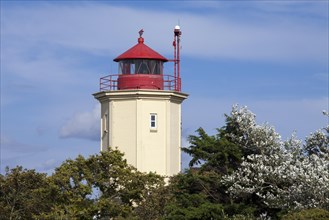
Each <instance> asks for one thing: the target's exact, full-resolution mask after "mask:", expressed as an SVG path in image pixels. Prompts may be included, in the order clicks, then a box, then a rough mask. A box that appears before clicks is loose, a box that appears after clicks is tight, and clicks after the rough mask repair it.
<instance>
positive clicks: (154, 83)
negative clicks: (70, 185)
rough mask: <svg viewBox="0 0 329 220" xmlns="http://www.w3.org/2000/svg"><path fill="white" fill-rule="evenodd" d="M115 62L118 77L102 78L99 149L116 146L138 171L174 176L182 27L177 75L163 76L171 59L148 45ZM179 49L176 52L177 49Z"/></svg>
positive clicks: (178, 138) (177, 155)
mask: <svg viewBox="0 0 329 220" xmlns="http://www.w3.org/2000/svg"><path fill="white" fill-rule="evenodd" d="M139 34H140V37H139V38H138V44H136V45H135V46H133V47H132V48H130V49H129V50H127V51H126V52H124V53H123V54H121V55H120V56H118V57H117V58H115V59H114V61H115V62H118V63H119V74H117V75H109V76H105V77H102V78H101V79H100V92H98V93H95V94H94V97H95V98H96V99H97V100H99V102H100V103H101V150H102V151H103V150H106V149H107V148H108V147H112V148H116V147H117V148H118V149H119V150H120V151H122V152H123V153H124V154H125V158H126V159H127V162H128V163H129V164H131V165H133V166H135V167H136V168H137V169H138V170H139V171H142V172H149V171H153V172H156V173H158V174H161V175H166V176H171V175H174V174H177V173H178V172H180V169H181V103H182V102H183V100H184V99H186V98H187V96H188V95H187V94H185V93H182V92H181V91H180V90H181V79H180V73H179V72H180V68H179V61H180V60H179V38H180V35H181V32H180V29H179V27H178V26H176V27H175V31H174V34H175V35H174V36H175V38H174V44H173V45H174V48H175V55H174V59H173V60H171V61H173V62H174V64H175V65H174V66H175V68H174V75H173V76H172V75H164V74H163V64H164V63H165V62H167V61H169V60H167V59H166V58H165V57H163V56H161V55H160V54H159V53H157V52H155V51H154V50H152V49H151V48H149V47H148V46H146V45H145V44H144V39H143V37H142V34H143V30H141V31H140V32H139ZM177 48H178V49H177Z"/></svg>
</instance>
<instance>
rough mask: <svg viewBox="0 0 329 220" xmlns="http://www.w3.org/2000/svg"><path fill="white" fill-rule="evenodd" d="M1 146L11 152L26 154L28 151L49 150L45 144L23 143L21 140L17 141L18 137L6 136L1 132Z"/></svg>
mask: <svg viewBox="0 0 329 220" xmlns="http://www.w3.org/2000/svg"><path fill="white" fill-rule="evenodd" d="M0 146H1V150H4V151H6V152H10V153H20V154H26V153H28V154H29V153H33V152H42V151H46V150H47V148H46V147H45V146H41V145H37V144H27V143H22V142H20V141H17V140H16V139H13V138H11V137H8V136H5V135H3V134H1V137H0Z"/></svg>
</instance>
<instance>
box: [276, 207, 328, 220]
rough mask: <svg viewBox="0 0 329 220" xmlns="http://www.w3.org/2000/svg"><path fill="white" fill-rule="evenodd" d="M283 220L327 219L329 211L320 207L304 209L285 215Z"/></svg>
mask: <svg viewBox="0 0 329 220" xmlns="http://www.w3.org/2000/svg"><path fill="white" fill-rule="evenodd" d="M281 219H282V220H309V219H314V220H327V219H329V211H327V210H324V209H319V208H313V209H304V210H301V211H296V212H292V213H289V214H287V215H284V216H283V217H282V218H281Z"/></svg>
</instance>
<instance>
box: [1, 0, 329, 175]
mask: <svg viewBox="0 0 329 220" xmlns="http://www.w3.org/2000/svg"><path fill="white" fill-rule="evenodd" d="M328 8H329V6H328V1H320V0H316V1H302V0H299V1H288V0H287V1H278V0H276V1H269V0H267V1H247V0H246V1H154V2H152V1H1V155H0V156H1V172H2V173H3V171H4V168H5V166H10V167H14V166H16V165H22V166H23V167H25V168H29V169H36V170H38V171H40V172H51V171H52V170H53V169H54V167H56V166H58V165H59V164H61V162H62V161H64V160H65V159H68V158H75V157H76V156H77V155H78V154H82V155H84V156H87V155H90V154H95V153H98V152H99V127H100V126H99V105H98V102H97V100H95V99H94V98H93V97H92V94H93V93H95V92H98V90H99V85H98V83H99V78H100V77H101V76H104V75H108V74H110V73H112V74H115V73H116V72H117V64H116V63H115V62H113V61H112V60H113V58H115V57H117V56H118V55H120V54H121V53H123V52H124V51H126V50H127V49H129V48H130V47H132V46H133V45H135V44H136V43H137V37H138V31H139V30H140V29H141V28H143V29H144V31H145V32H144V35H143V36H144V38H145V43H146V44H147V45H148V46H150V47H151V48H153V49H154V50H156V51H157V52H159V53H160V54H162V55H163V56H165V57H166V58H168V59H170V58H173V48H172V40H173V28H174V26H175V25H176V24H177V23H179V24H180V26H181V29H182V33H183V34H182V50H181V58H182V62H181V75H182V87H183V92H186V93H188V94H190V96H189V98H188V99H187V100H186V101H185V102H184V103H183V137H184V142H183V145H184V146H187V142H186V141H185V138H186V137H187V136H188V135H190V134H194V131H195V130H196V129H197V128H198V127H200V126H201V127H203V128H204V129H206V131H207V132H208V133H210V134H213V133H214V132H215V128H218V127H221V126H223V125H224V119H225V118H224V114H225V113H229V112H230V110H231V107H232V105H233V104H239V105H241V106H244V105H246V106H248V108H249V109H250V110H251V111H253V112H254V113H255V114H256V116H257V122H259V123H265V122H268V123H269V124H271V125H273V126H274V127H275V128H276V130H277V132H279V133H280V134H281V135H282V137H283V138H284V139H285V138H287V137H289V136H290V135H291V133H292V132H294V131H296V132H297V136H298V137H299V138H301V139H303V138H304V137H305V136H307V135H309V133H310V132H314V131H315V130H316V129H319V128H321V127H324V126H325V125H326V124H327V123H328V121H327V119H326V118H325V117H324V116H323V115H322V110H327V111H328V97H329V94H328V93H329V89H328V84H329V79H328V77H329V76H328V75H329V74H328V47H329V45H328V27H329V26H328V14H329V13H328ZM165 71H166V72H167V73H172V65H171V64H167V66H166V67H165ZM183 163H184V164H183V165H184V166H186V163H187V159H186V157H185V156H184V157H183Z"/></svg>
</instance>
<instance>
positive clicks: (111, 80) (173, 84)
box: [99, 74, 181, 92]
mask: <svg viewBox="0 0 329 220" xmlns="http://www.w3.org/2000/svg"><path fill="white" fill-rule="evenodd" d="M119 76H120V75H119V74H112V75H107V76H104V77H101V78H100V80H99V88H100V91H114V90H118V77H119ZM162 76H163V88H164V90H168V91H178V92H180V91H181V79H180V78H178V77H174V76H172V75H162Z"/></svg>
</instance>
